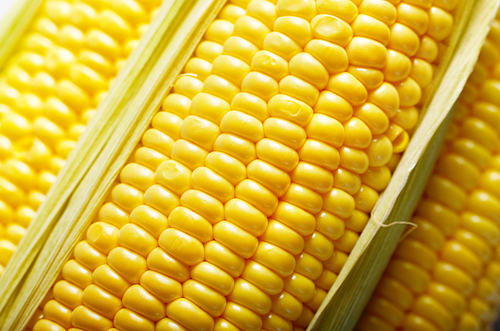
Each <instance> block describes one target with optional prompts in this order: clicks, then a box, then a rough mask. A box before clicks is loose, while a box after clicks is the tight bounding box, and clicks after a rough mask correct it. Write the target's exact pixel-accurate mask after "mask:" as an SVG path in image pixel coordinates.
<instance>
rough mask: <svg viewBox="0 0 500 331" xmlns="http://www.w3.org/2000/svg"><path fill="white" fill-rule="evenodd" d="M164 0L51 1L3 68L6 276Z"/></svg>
mask: <svg viewBox="0 0 500 331" xmlns="http://www.w3.org/2000/svg"><path fill="white" fill-rule="evenodd" d="M158 5H159V1H142V2H135V1H132V0H126V1H122V0H120V1H110V2H107V1H71V2H68V1H61V0H50V1H46V2H45V3H44V5H43V6H42V8H41V9H40V13H39V14H38V15H37V16H36V17H35V19H34V20H33V23H32V24H31V26H30V27H29V28H28V32H26V34H25V36H24V38H23V40H22V41H21V42H20V44H19V45H18V47H17V49H16V51H15V53H14V55H13V56H12V58H11V60H10V61H9V63H8V64H7V65H6V66H5V68H4V69H3V70H2V72H1V73H0V112H1V118H0V123H1V129H0V141H1V152H0V153H1V166H0V169H1V175H0V215H1V221H0V276H1V274H2V272H3V270H4V267H5V266H6V265H7V263H8V261H9V259H10V257H11V256H12V254H13V253H14V251H15V249H16V246H17V244H18V243H19V241H20V240H21V239H22V237H23V235H24V233H25V232H26V228H27V227H28V225H29V224H30V222H31V219H32V218H33V216H34V215H35V213H36V210H37V209H38V207H39V206H40V204H41V203H42V202H43V200H44V197H45V194H46V193H47V192H48V190H49V189H50V186H51V184H52V183H53V182H54V181H55V179H56V175H57V173H58V171H59V170H60V169H61V168H62V167H63V165H64V163H65V159H66V157H67V156H68V154H69V153H70V151H71V150H72V148H73V147H74V145H75V143H76V140H77V139H78V137H79V136H80V135H81V134H82V133H83V131H84V130H85V125H86V123H87V122H88V121H89V120H90V118H91V117H92V115H93V114H94V112H95V108H96V106H97V104H98V103H99V101H100V100H102V99H103V98H104V97H105V95H106V91H107V89H108V88H109V85H110V83H111V82H112V80H113V78H114V77H115V76H116V74H117V72H118V71H119V70H120V68H121V67H122V66H123V65H124V63H125V60H126V58H127V57H128V55H129V54H130V52H131V51H132V50H133V49H134V47H135V45H137V43H138V38H139V37H140V35H141V34H143V33H144V32H145V31H146V30H147V27H148V23H149V21H150V19H151V16H152V15H153V12H154V10H155V8H156V7H157V6H158Z"/></svg>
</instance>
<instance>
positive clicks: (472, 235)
mask: <svg viewBox="0 0 500 331" xmlns="http://www.w3.org/2000/svg"><path fill="white" fill-rule="evenodd" d="M499 19H500V15H498V14H497V18H496V20H495V21H494V23H493V26H492V28H491V30H490V33H489V36H488V39H487V41H486V43H485V45H484V46H483V49H482V51H481V54H480V56H479V60H478V63H477V64H476V66H475V69H474V72H473V73H472V75H471V76H470V78H469V80H468V82H467V84H466V86H465V88H464V91H463V92H462V95H461V97H460V99H459V103H458V105H457V108H456V110H455V114H454V120H453V122H452V124H451V127H450V129H449V131H448V135H447V140H446V142H445V145H444V146H443V149H442V151H441V153H440V156H439V158H438V162H437V164H436V167H435V169H434V172H433V174H432V176H431V177H430V179H429V181H428V183H427V188H426V190H425V194H424V196H423V198H422V201H421V202H420V203H419V206H418V208H417V211H416V212H415V214H414V218H413V222H414V223H415V224H417V225H418V227H417V228H416V230H414V231H413V232H411V234H410V235H409V236H408V237H407V238H406V239H404V240H403V241H402V242H401V243H400V245H399V246H398V248H397V249H396V252H395V254H394V256H393V258H392V260H391V261H390V263H389V265H388V267H387V269H386V271H385V274H384V276H383V277H382V280H381V281H380V283H379V284H378V286H377V289H376V291H375V294H374V295H373V296H372V299H371V301H370V303H369V304H368V306H367V308H366V310H365V313H364V316H363V317H362V319H361V321H360V322H359V324H358V329H359V330H396V329H398V330H400V329H404V330H425V331H428V330H429V331H430V330H483V329H485V328H486V327H488V326H489V324H490V323H491V322H492V321H493V320H494V319H495V318H496V315H497V310H498V305H499V304H500V297H499V295H498V286H499V284H500V260H499V258H500V255H499V253H500V247H499V246H498V243H499V240H500V226H499V224H498V221H499V220H500V219H499V215H500V213H499V211H500V200H499V198H500V196H499V191H498V185H497V184H498V178H499V176H500V154H499V149H498V147H499V142H500V131H499V126H498V123H499V121H498V118H499V116H500V109H499V108H498V107H499V106H500V100H499V99H498V95H499V87H500V82H499V80H498V79H499V78H500V76H499V75H498V68H500V67H499V63H500V62H499V61H500V20H499Z"/></svg>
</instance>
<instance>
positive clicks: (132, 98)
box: [0, 0, 224, 330]
mask: <svg viewBox="0 0 500 331" xmlns="http://www.w3.org/2000/svg"><path fill="white" fill-rule="evenodd" d="M223 4H224V1H223V0H194V1H193V0H191V1H190V0H171V1H165V2H164V3H163V4H162V6H161V7H160V10H159V12H158V14H157V16H156V18H155V20H154V21H153V23H152V24H151V26H150V29H149V32H148V33H147V34H146V35H145V37H144V38H143V39H142V40H141V43H140V45H139V46H138V47H137V49H136V50H135V51H134V52H133V53H132V55H131V57H130V59H129V61H128V63H127V65H126V66H125V68H124V69H123V72H122V73H121V74H120V75H119V76H118V77H117V78H116V83H115V85H114V86H113V87H112V88H111V90H110V91H109V95H108V97H107V98H106V99H105V100H104V101H103V103H102V104H101V105H100V106H99V108H98V111H97V114H96V117H95V118H94V119H93V120H92V122H91V124H90V125H89V127H88V128H87V131H86V133H85V134H84V135H83V137H82V138H81V139H80V140H79V142H78V145H77V146H76V147H75V149H74V151H73V152H72V153H71V155H70V156H69V158H68V160H67V163H66V166H65V167H64V168H63V170H62V171H61V173H60V174H59V177H58V180H57V182H56V183H55V184H54V185H53V186H52V188H51V190H50V192H49V193H48V195H47V198H46V200H45V202H44V203H43V204H42V206H41V207H40V209H39V212H38V214H37V215H36V217H35V219H34V220H33V221H32V224H31V225H30V227H29V229H28V233H27V234H26V236H25V237H24V239H23V240H22V242H21V243H20V245H19V247H18V250H17V251H16V253H15V254H14V256H13V258H12V259H11V261H10V263H9V265H8V266H7V268H6V271H5V273H4V275H3V276H2V278H1V279H0V293H2V296H1V297H0V325H2V326H3V329H2V330H19V329H22V328H23V327H24V326H25V325H26V323H27V322H28V321H29V319H30V318H31V316H32V314H33V312H34V310H35V309H36V308H37V307H38V305H39V304H40V302H41V300H42V299H43V297H44V295H45V294H46V293H47V291H48V290H49V289H50V287H51V286H52V284H53V283H54V281H55V279H56V277H57V276H58V274H59V273H60V271H61V269H62V266H63V264H64V262H65V261H66V260H67V259H68V258H69V257H70V255H71V252H72V249H73V247H74V246H75V245H76V243H77V242H78V241H79V240H81V238H82V237H83V235H84V232H85V231H86V229H87V228H88V226H89V224H90V223H91V221H92V219H93V218H94V216H95V215H96V214H97V212H98V208H99V207H100V205H101V203H102V202H103V200H104V199H105V197H106V195H107V194H108V192H109V189H110V187H111V185H112V183H113V181H114V180H115V178H116V177H117V176H118V174H119V171H120V170H121V168H122V167H123V165H124V164H125V162H126V161H127V159H128V158H129V156H130V155H131V154H132V152H133V150H134V148H135V147H136V145H137V143H138V142H139V140H140V139H141V137H142V135H143V133H144V132H145V131H146V129H147V128H148V126H149V124H150V122H151V120H152V118H153V116H154V114H155V113H156V111H157V110H158V109H159V107H160V104H161V102H162V100H163V98H164V96H165V95H166V94H167V93H168V91H169V90H170V88H171V86H172V84H173V83H174V80H175V78H176V77H177V75H178V74H179V72H180V71H181V70H182V68H183V66H184V63H185V62H186V61H187V59H188V58H189V56H190V55H191V53H192V52H193V51H194V48H195V47H196V45H197V44H198V42H199V40H200V39H201V37H202V36H203V34H204V32H205V30H206V29H207V27H208V25H209V24H210V23H211V22H212V21H213V20H214V18H215V16H216V15H217V14H218V12H219V11H220V9H221V7H222V5H223Z"/></svg>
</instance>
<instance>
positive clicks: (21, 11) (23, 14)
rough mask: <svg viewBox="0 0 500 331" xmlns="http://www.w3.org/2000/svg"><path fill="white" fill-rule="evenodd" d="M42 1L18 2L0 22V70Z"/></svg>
mask: <svg viewBox="0 0 500 331" xmlns="http://www.w3.org/2000/svg"><path fill="white" fill-rule="evenodd" d="M42 1H43V0H19V1H15V2H14V6H13V7H12V8H11V10H10V11H9V12H8V13H7V15H6V16H5V17H4V18H3V19H2V20H1V21H0V70H1V69H2V68H3V67H4V65H5V64H6V63H7V61H8V59H9V56H10V54H11V53H12V52H13V51H14V49H15V48H16V45H17V44H18V42H19V39H20V38H21V37H22V35H23V33H24V31H26V28H27V27H28V25H29V24H30V23H31V22H32V19H33V17H34V16H35V14H36V12H37V11H38V8H39V7H40V4H41V3H42Z"/></svg>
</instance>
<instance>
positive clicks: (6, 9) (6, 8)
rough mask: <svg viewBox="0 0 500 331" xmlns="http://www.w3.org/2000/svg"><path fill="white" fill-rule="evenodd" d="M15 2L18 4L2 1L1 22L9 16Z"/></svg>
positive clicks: (0, 9) (0, 6)
mask: <svg viewBox="0 0 500 331" xmlns="http://www.w3.org/2000/svg"><path fill="white" fill-rule="evenodd" d="M14 2H16V0H0V21H2V19H3V18H4V16H5V15H7V13H8V12H9V9H10V7H11V6H12V4H13V3H14Z"/></svg>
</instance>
